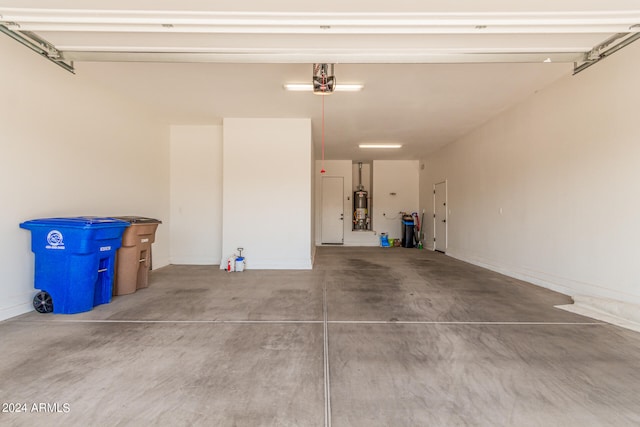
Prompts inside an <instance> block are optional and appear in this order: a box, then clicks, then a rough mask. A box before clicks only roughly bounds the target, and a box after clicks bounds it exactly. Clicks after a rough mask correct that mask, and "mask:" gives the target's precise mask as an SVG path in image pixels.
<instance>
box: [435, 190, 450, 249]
mask: <svg viewBox="0 0 640 427" xmlns="http://www.w3.org/2000/svg"><path fill="white" fill-rule="evenodd" d="M433 212H434V217H433V222H434V224H433V246H434V249H435V250H436V251H440V252H445V251H446V250H447V183H446V181H445V182H439V183H437V184H435V185H434V186H433Z"/></svg>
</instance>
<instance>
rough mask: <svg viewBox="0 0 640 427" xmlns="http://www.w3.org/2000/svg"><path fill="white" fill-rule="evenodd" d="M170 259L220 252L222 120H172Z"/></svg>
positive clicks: (206, 258) (198, 260) (208, 257)
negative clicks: (208, 122)
mask: <svg viewBox="0 0 640 427" xmlns="http://www.w3.org/2000/svg"><path fill="white" fill-rule="evenodd" d="M170 176H171V191H170V193H171V229H170V232H171V263H172V264H200V265H211V264H218V263H219V262H220V259H221V258H222V126H171V173H170Z"/></svg>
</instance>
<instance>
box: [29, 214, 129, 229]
mask: <svg viewBox="0 0 640 427" xmlns="http://www.w3.org/2000/svg"><path fill="white" fill-rule="evenodd" d="M52 226H53V227H76V228H106V227H125V228H126V227H128V226H129V222H127V221H122V220H119V219H115V218H106V217H98V216H78V217H68V218H39V219H32V220H30V221H25V222H23V223H22V224H20V227H22V228H27V227H52Z"/></svg>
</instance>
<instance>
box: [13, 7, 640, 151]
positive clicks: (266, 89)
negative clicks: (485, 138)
mask: <svg viewBox="0 0 640 427" xmlns="http://www.w3.org/2000/svg"><path fill="white" fill-rule="evenodd" d="M81 5H82V10H79V9H78V2H77V1H71V0H66V1H64V0H49V1H44V0H40V1H33V0H31V1H30V0H14V1H9V0H0V24H3V23H4V24H3V25H5V26H7V27H8V28H10V29H13V30H16V31H29V32H33V33H35V34H37V35H38V36H39V37H42V38H44V39H45V40H46V41H48V42H49V43H51V44H52V45H53V46H54V47H55V48H56V49H57V50H59V51H60V52H61V54H62V55H63V57H64V58H65V59H66V60H74V61H75V68H76V72H77V74H78V75H79V76H80V77H79V78H89V79H93V80H95V81H97V82H99V83H100V84H101V85H104V86H105V87H107V88H108V89H109V90H111V91H113V92H115V93H119V94H121V95H122V96H125V97H129V98H135V100H136V102H139V103H142V104H144V105H146V106H147V107H148V108H149V109H150V110H151V111H154V112H155V113H156V114H158V115H159V117H161V118H162V119H163V120H165V121H166V122H167V123H172V124H207V123H219V122H220V120H221V119H222V118H224V117H311V119H312V123H313V133H314V140H315V143H316V152H317V154H318V155H319V150H320V140H321V137H320V135H321V132H320V123H321V102H322V97H319V96H314V95H313V94H311V93H299V92H286V91H284V90H283V88H282V85H283V83H286V82H290V83H310V82H311V76H312V67H311V63H313V62H332V63H336V77H337V81H338V83H363V84H364V85H365V89H364V90H363V91H362V92H358V93H334V94H332V95H331V96H327V97H324V101H325V111H326V158H328V159H354V160H370V159H412V158H414V159H415V158H419V157H420V156H422V155H424V154H426V153H428V152H431V151H433V150H435V149H437V148H439V147H441V146H442V145H444V144H447V143H449V142H451V141H454V140H456V139H457V138H459V137H460V136H462V135H464V134H465V133H468V132H469V131H471V130H473V129H474V128H476V127H477V126H479V125H480V124H482V123H484V122H486V121H487V120H489V119H490V118H492V117H493V116H495V115H496V114H498V113H499V112H501V111H503V110H505V109H507V108H509V107H510V106H513V105H514V104H517V103H518V102H521V101H522V100H523V99H524V98H526V97H527V96H529V95H531V94H532V93H534V92H536V91H537V90H540V89H541V88H544V87H545V86H547V85H549V84H551V83H552V82H554V81H556V80H557V79H559V78H561V77H563V76H568V75H570V74H571V73H572V71H573V66H574V65H573V61H576V62H581V61H582V60H583V59H584V55H585V54H586V53H587V52H589V51H590V50H591V49H592V48H594V47H595V46H597V45H599V44H600V43H602V42H603V41H605V40H606V39H608V38H609V37H611V36H612V35H614V34H617V33H621V32H625V33H626V32H629V33H633V32H637V31H638V30H639V29H638V27H633V26H634V25H635V24H638V23H640V5H639V4H638V2H637V1H636V0H630V1H625V0H611V1H608V2H602V1H593V0H581V1H574V0H558V1H544V2H542V1H533V0H526V1H518V2H513V1H501V0H492V1H477V0H466V1H456V2H443V1H438V2H435V1H420V2H418V1H415V0H412V1H408V0H399V1H394V2H388V1H385V2H382V1H362V0H355V1H353V0H352V1H349V2H346V1H344V0H343V1H335V0H329V1H323V2H300V1H299V0H288V1H287V0H279V1H269V2H265V1H243V2H238V1H222V2H221V1H217V2H211V1H204V0H202V1H177V0H175V1H171V0H163V1H151V0H147V1H143V0H128V1H107V0H91V1H83V2H81ZM222 12H224V13H222ZM16 24H17V25H16ZM327 27H328V28H327ZM546 58H550V59H551V60H552V62H551V63H543V62H542V61H543V60H544V59H546ZM111 61H116V62H111ZM156 61H160V62H156ZM461 62H462V63H461ZM361 142H399V143H402V144H403V145H404V147H403V148H402V149H401V150H396V151H390V150H382V151H376V152H371V151H364V150H362V149H359V148H357V144H358V143H361Z"/></svg>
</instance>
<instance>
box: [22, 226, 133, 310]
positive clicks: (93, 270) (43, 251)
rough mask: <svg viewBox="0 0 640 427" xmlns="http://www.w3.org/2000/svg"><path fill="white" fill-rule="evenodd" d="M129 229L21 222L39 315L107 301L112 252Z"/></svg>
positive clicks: (35, 305) (110, 281)
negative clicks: (25, 232)
mask: <svg viewBox="0 0 640 427" xmlns="http://www.w3.org/2000/svg"><path fill="white" fill-rule="evenodd" d="M128 226H129V223H128V222H126V221H121V220H118V219H114V218H99V217H73V218H43V219H34V220H31V221H25V222H23V223H21V224H20V227H21V228H25V229H27V230H30V231H31V250H32V251H33V253H34V254H35V277H34V287H35V288H36V289H40V290H41V292H39V293H38V294H37V295H36V297H35V298H34V300H33V305H34V308H35V309H36V310H37V311H39V312H41V313H46V312H51V311H53V313H63V314H73V313H81V312H83V311H89V310H91V309H92V308H93V307H94V306H96V305H100V304H106V303H109V302H111V294H112V286H113V277H114V266H115V256H116V251H117V250H118V248H120V245H121V244H122V233H123V232H124V230H125V229H126V228H127V227H128Z"/></svg>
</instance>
